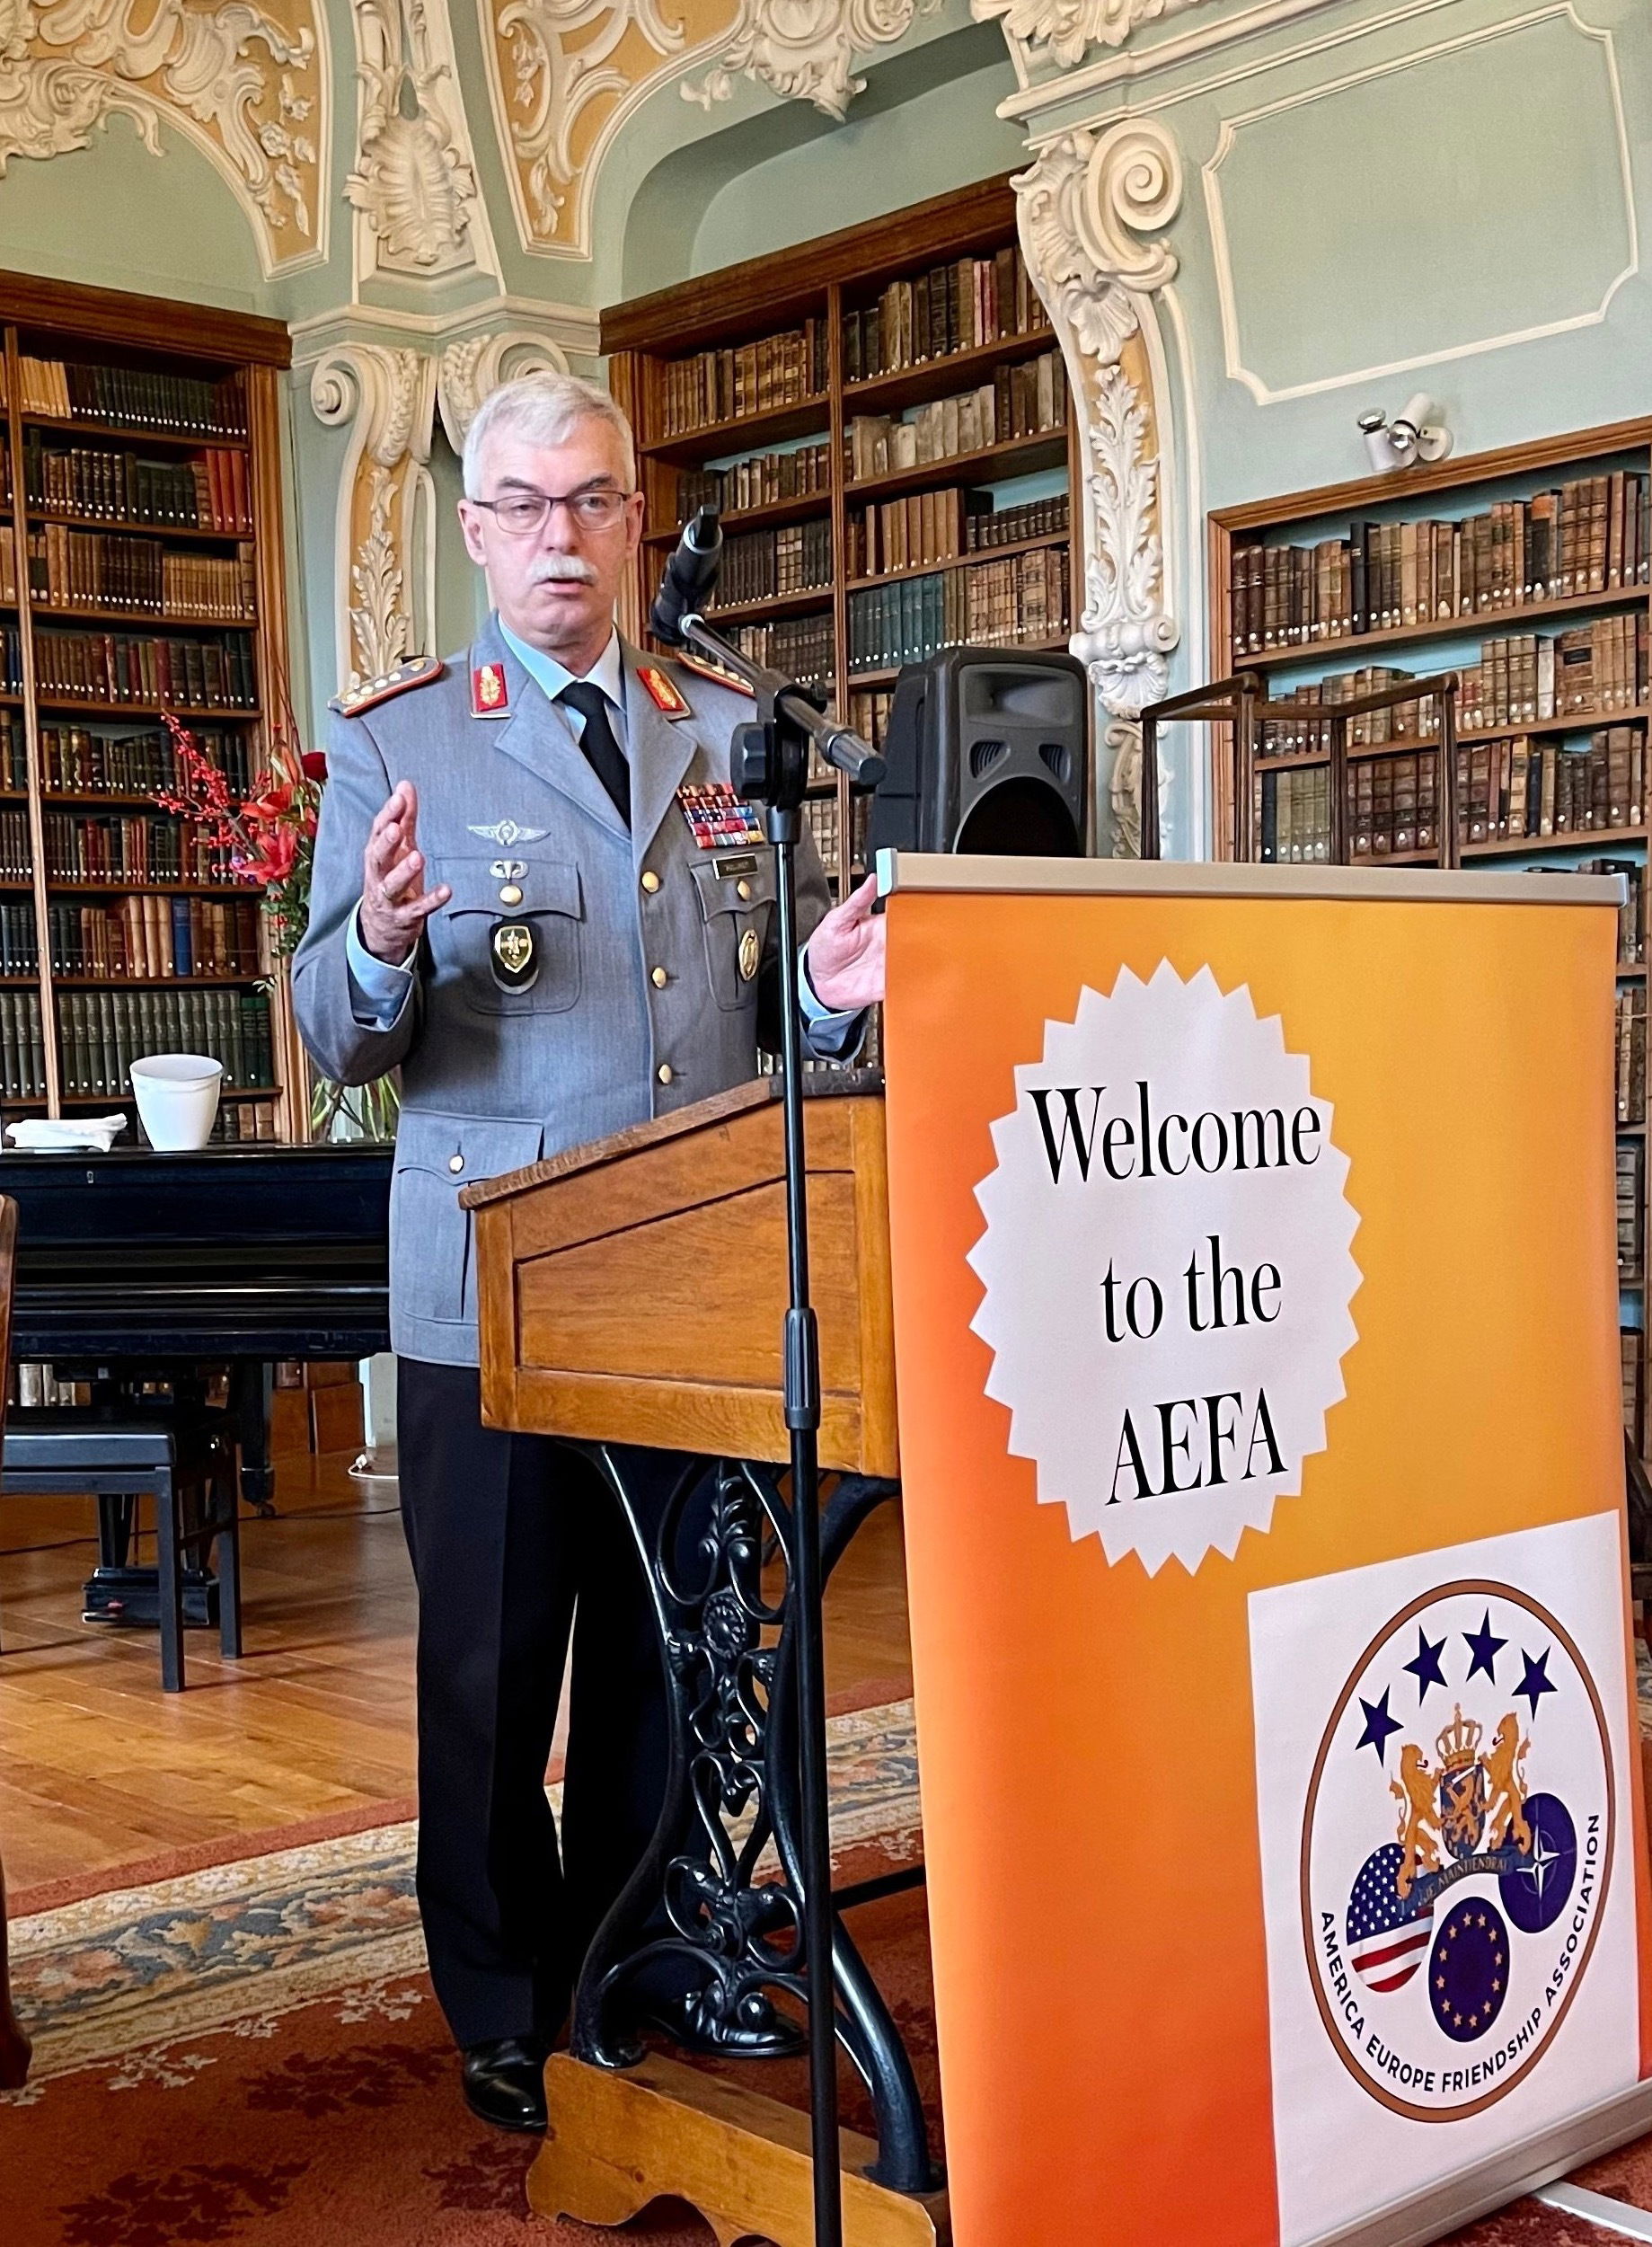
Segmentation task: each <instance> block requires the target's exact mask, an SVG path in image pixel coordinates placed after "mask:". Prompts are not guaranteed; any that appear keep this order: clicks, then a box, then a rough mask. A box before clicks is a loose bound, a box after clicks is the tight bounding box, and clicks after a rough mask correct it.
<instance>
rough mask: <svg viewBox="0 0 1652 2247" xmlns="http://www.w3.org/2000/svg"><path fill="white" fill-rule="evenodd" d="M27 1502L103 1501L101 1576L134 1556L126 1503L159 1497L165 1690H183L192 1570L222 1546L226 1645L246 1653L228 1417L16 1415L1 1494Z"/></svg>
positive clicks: (9, 1427) (87, 1411)
mask: <svg viewBox="0 0 1652 2247" xmlns="http://www.w3.org/2000/svg"><path fill="white" fill-rule="evenodd" d="M24 1496H27V1497H91V1498H95V1499H97V1500H98V1513H99V1527H100V1535H99V1545H100V1558H101V1560H102V1562H103V1563H104V1567H103V1568H101V1569H100V1570H99V1574H100V1575H102V1574H103V1573H104V1572H105V1570H106V1569H107V1567H108V1563H109V1562H110V1560H111V1559H112V1560H114V1561H115V1562H116V1563H117V1565H118V1564H119V1563H120V1562H123V1561H124V1560H125V1557H126V1546H127V1539H128V1536H129V1535H130V1526H131V1519H132V1514H131V1511H130V1510H129V1509H128V1508H120V1506H119V1501H120V1500H122V1499H126V1500H128V1501H129V1500H136V1499H139V1498H144V1497H150V1498H153V1499H154V1500H155V1558H156V1561H157V1563H158V1566H157V1568H156V1570H155V1577H156V1603H157V1606H158V1610H159V1622H160V1627H161V1684H162V1685H163V1688H164V1689H165V1691H166V1692H168V1693H181V1692H182V1691H183V1684H184V1678H183V1623H184V1589H185V1570H186V1565H188V1563H189V1560H190V1555H199V1560H198V1561H197V1562H196V1565H195V1570H194V1572H195V1573H196V1574H197V1575H198V1576H199V1572H200V1571H202V1570H205V1567H206V1563H207V1561H208V1556H209V1554H210V1552H211V1548H212V1546H213V1545H214V1544H215V1543H216V1547H217V1555H216V1557H217V1564H218V1574H217V1581H216V1589H217V1593H218V1643H219V1645H220V1647H221V1648H222V1650H223V1651H224V1653H225V1655H227V1656H229V1657H231V1658H232V1659H234V1658H236V1657H238V1656H239V1655H240V1652H241V1521H240V1506H239V1502H238V1500H239V1491H238V1488H237V1477H236V1473H235V1452H234V1441H233V1439H232V1437H231V1435H230V1433H229V1430H228V1427H227V1423H226V1421H225V1416H224V1415H222V1414H219V1413H216V1412H211V1411H190V1410H188V1409H185V1410H183V1411H174V1410H169V1409H168V1408H166V1407H165V1406H155V1407H151V1408H137V1407H128V1406H113V1407H100V1406H96V1405H93V1406H91V1407H87V1408H83V1409H64V1410H55V1409H49V1410H23V1411H12V1412H10V1413H8V1415H7V1416H6V1421H5V1430H4V1451H3V1452H0V1497H5V1498H11V1497H24ZM111 1545H112V1547H113V1550H112V1552H111ZM110 1572H111V1573H113V1572H114V1571H110ZM141 1573H142V1572H141V1571H137V1570H119V1574H121V1575H124V1576H126V1577H128V1578H130V1577H132V1576H134V1575H139V1574H141ZM207 1580H208V1586H209V1587H210V1579H207ZM145 1588H146V1587H145ZM110 1605H111V1606H113V1605H114V1603H112V1602H111V1603H110Z"/></svg>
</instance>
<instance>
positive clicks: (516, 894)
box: [499, 881, 522, 905]
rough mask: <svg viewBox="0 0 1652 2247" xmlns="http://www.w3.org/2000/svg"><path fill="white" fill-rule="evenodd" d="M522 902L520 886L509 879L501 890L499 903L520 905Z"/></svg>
mask: <svg viewBox="0 0 1652 2247" xmlns="http://www.w3.org/2000/svg"><path fill="white" fill-rule="evenodd" d="M521 902H522V891H521V889H520V887H519V886H518V885H517V883H516V882H514V881H508V882H507V883H506V884H505V887H504V888H503V889H501V890H500V891H499V903H500V904H501V905H520V904H521Z"/></svg>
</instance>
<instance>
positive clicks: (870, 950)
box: [805, 874, 884, 1014]
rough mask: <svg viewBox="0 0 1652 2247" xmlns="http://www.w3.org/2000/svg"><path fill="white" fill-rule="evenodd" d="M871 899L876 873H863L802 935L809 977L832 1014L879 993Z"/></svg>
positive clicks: (856, 1007)
mask: <svg viewBox="0 0 1652 2247" xmlns="http://www.w3.org/2000/svg"><path fill="white" fill-rule="evenodd" d="M877 902H878V880H877V876H876V875H875V874H869V875H868V876H867V878H866V880H864V881H863V882H862V883H861V886H860V888H859V889H856V890H855V891H854V892H853V894H852V895H851V896H849V897H846V898H844V901H843V903H842V904H841V905H835V906H834V907H832V910H831V911H830V912H829V913H828V914H827V915H826V918H825V919H824V920H823V921H822V922H821V924H820V925H819V927H818V928H817V929H816V931H815V933H814V934H813V935H812V936H811V937H810V938H809V940H808V950H807V952H806V955H805V956H806V958H807V959H808V979H809V982H810V984H811V985H812V986H814V993H815V996H816V997H817V999H818V1000H819V1001H820V1004H821V1005H822V1006H826V1007H829V1008H830V1009H831V1011H832V1013H834V1014H853V1013H859V1011H860V1009H861V1007H863V1006H870V1005H872V1004H875V1002H876V1001H877V1000H879V999H880V998H881V997H882V996H883V948H884V920H883V916H882V914H881V913H876V914H875V913H874V912H873V911H872V907H873V906H874V905H876V904H877Z"/></svg>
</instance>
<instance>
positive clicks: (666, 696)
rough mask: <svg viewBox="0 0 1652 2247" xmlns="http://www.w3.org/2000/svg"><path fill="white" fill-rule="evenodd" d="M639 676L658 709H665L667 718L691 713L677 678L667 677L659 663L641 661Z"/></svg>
mask: <svg viewBox="0 0 1652 2247" xmlns="http://www.w3.org/2000/svg"><path fill="white" fill-rule="evenodd" d="M637 677H639V678H640V680H641V682H642V686H643V688H644V691H645V692H646V694H647V695H648V698H649V702H651V703H653V705H654V707H655V709H656V710H659V711H663V712H665V714H666V716H667V718H686V717H688V716H689V715H690V712H689V708H688V704H687V703H686V702H685V699H684V697H683V695H682V694H681V693H680V692H679V690H678V688H677V685H676V680H675V679H670V678H667V676H666V674H665V673H664V672H663V671H662V670H661V669H660V668H659V666H658V664H657V663H639V664H638V666H637Z"/></svg>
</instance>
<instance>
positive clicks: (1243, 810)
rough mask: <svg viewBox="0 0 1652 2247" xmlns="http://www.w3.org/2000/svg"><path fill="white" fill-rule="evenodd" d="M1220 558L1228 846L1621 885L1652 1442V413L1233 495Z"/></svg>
mask: <svg viewBox="0 0 1652 2247" xmlns="http://www.w3.org/2000/svg"><path fill="white" fill-rule="evenodd" d="M1208 563H1209V583H1210V597H1211V648H1212V651H1213V661H1214V663H1215V668H1216V670H1217V672H1218V675H1219V676H1221V677H1224V678H1232V677H1234V676H1235V675H1239V674H1247V673H1248V674H1250V677H1252V679H1253V680H1254V681H1255V683H1256V685H1255V692H1254V694H1250V695H1248V696H1244V697H1241V700H1242V701H1243V702H1244V703H1245V712H1244V716H1243V718H1242V720H1241V721H1239V722H1235V723H1218V724H1216V726H1215V729H1214V731H1213V735H1212V749H1213V766H1214V777H1215V801H1216V824H1215V838H1216V847H1217V851H1218V854H1220V855H1223V856H1229V857H1232V856H1252V855H1254V856H1257V857H1269V856H1272V857H1285V858H1303V857H1311V858H1330V857H1333V856H1335V857H1340V858H1343V859H1345V860H1347V861H1348V862H1349V863H1371V864H1375V865H1382V864H1390V865H1392V864H1408V863H1409V864H1423V865H1427V864H1459V863H1461V864H1471V863H1477V862H1479V861H1480V860H1482V859H1484V860H1488V861H1489V862H1490V863H1494V864H1497V865H1500V866H1503V867H1508V866H1511V865H1512V866H1515V867H1520V866H1526V867H1530V868H1533V869H1541V868H1545V867H1549V868H1566V869H1577V868H1579V867H1585V868H1597V869H1601V870H1604V871H1615V872H1621V873H1622V874H1623V875H1624V877H1625V879H1626V880H1627V883H1628V886H1629V892H1630V901H1629V904H1628V905H1627V907H1625V910H1624V913H1623V916H1622V920H1621V928H1620V937H1619V961H1618V971H1617V986H1618V1054H1617V1077H1618V1137H1617V1150H1618V1152H1617V1178H1618V1250H1619V1255H1618V1263H1619V1287H1620V1303H1621V1314H1620V1325H1621V1334H1622V1375H1623V1402H1624V1424H1625V1427H1626V1429H1628V1431H1629V1432H1630V1435H1631V1437H1632V1438H1633V1440H1634V1443H1635V1445H1636V1448H1637V1450H1638V1451H1639V1453H1640V1455H1642V1456H1643V1457H1644V1456H1645V1455H1647V1452H1648V1446H1649V1444H1652V1409H1649V1400H1648V1376H1649V1374H1652V1345H1649V1341H1648V1331H1649V1329H1652V1320H1649V1319H1648V1247H1649V1244H1652V1199H1649V1192H1652V1177H1649V1175H1648V1161H1647V1121H1646V1119H1647V1113H1648V1110H1647V1090H1646V1085H1647V1060H1646V1022H1647V995H1648V905H1647V893H1648V832H1649V825H1652V822H1649V816H1648V815H1649V807H1648V786H1652V773H1648V769H1647V765H1648V719H1649V718H1652V678H1649V677H1648V616H1649V613H1652V420H1634V421H1624V422H1616V423H1612V424H1610V425H1608V426H1604V427H1600V428H1595V429H1584V430H1581V431H1577V432H1576V433H1573V434H1570V435H1565V436H1557V437H1552V438H1543V439H1541V440H1538V441H1536V442H1533V443H1530V444H1526V445H1519V446H1510V447H1505V448H1503V449H1501V450H1498V451H1496V452H1487V453H1481V454H1478V455H1475V456H1471V457H1469V458H1466V459H1461V460H1459V459H1449V458H1448V459H1446V460H1444V461H1437V462H1434V463H1430V464H1427V465H1425V466H1422V467H1419V468H1415V469H1411V470H1409V471H1404V472H1401V473H1397V474H1392V475H1387V476H1378V477H1371V478H1365V479H1362V480H1359V481H1356V482H1347V483H1341V484H1333V485H1328V486H1324V487H1321V489H1319V490H1315V491H1299V492H1293V493H1290V494H1287V495H1285V497H1283V498H1280V499H1274V500H1259V501H1255V502H1251V503H1249V504H1247V505H1245V506H1242V507H1237V508H1230V509H1221V510H1218V511H1217V512H1215V513H1214V514H1213V515H1212V516H1211V517H1210V518H1209V524H1208ZM1355 675H1358V677H1356V676H1355ZM1349 698H1357V700H1356V702H1355V704H1354V707H1353V709H1352V710H1347V711H1344V710H1340V709H1339V708H1338V705H1339V704H1340V703H1344V702H1347V700H1349ZM1362 701H1363V703H1365V707H1364V708H1360V707H1359V706H1358V705H1359V702H1362ZM1233 706H1234V707H1236V705H1233ZM1304 706H1305V707H1304ZM1333 711H1335V712H1337V713H1338V714H1337V715H1336V716H1335V717H1334V719H1333V716H1332V712H1333ZM1443 739H1444V741H1445V742H1448V743H1451V744H1453V746H1454V758H1453V759H1452V760H1451V769H1450V770H1447V769H1444V768H1443V765H1442V756H1441V744H1442V740H1443ZM1334 773H1341V774H1343V785H1342V788H1341V790H1340V791H1338V788H1337V784H1336V781H1335V779H1334V777H1333V774H1334ZM1338 793H1339V794H1340V797H1341V801H1340V803H1337V802H1335V801H1333V799H1334V798H1335V797H1336V796H1337V795H1338ZM1453 800H1454V801H1453ZM1453 809H1454V812H1455V818H1453V817H1452V816H1451V811H1452V810H1453Z"/></svg>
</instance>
